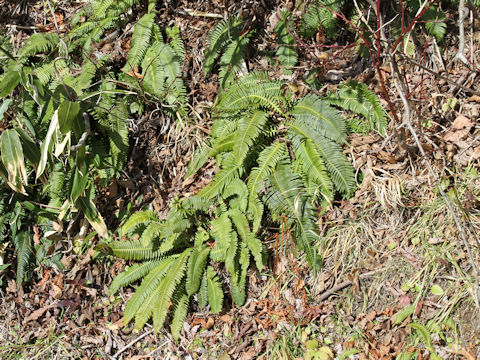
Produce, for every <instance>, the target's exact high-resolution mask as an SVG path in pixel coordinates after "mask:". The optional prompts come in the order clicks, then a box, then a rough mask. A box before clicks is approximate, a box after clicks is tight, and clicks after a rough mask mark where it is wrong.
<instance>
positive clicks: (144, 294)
mask: <svg viewBox="0 0 480 360" xmlns="http://www.w3.org/2000/svg"><path fill="white" fill-rule="evenodd" d="M177 258H178V255H176V256H170V257H168V258H165V259H163V260H161V261H160V263H159V264H157V265H156V266H155V267H154V268H153V269H152V270H150V272H149V273H148V275H147V276H146V277H145V278H144V279H143V281H142V284H141V285H140V286H139V287H138V288H137V291H135V294H133V296H132V297H131V298H130V300H129V301H128V303H127V306H126V308H125V313H124V323H125V325H127V324H128V323H129V322H130V321H131V320H132V319H133V318H134V317H135V316H136V314H137V312H138V310H139V309H140V308H141V307H143V306H144V305H145V304H146V301H147V300H148V301H149V302H150V303H151V304H152V305H153V301H154V300H155V295H156V291H157V290H158V288H159V286H158V285H159V284H160V283H161V281H162V280H163V277H164V275H165V274H166V273H167V271H169V269H170V267H171V266H172V264H173V263H174V262H175V261H176V260H177ZM151 311H152V309H151V308H150V313H149V314H148V316H147V318H146V320H145V322H147V320H148V319H149V318H150V315H151Z"/></svg>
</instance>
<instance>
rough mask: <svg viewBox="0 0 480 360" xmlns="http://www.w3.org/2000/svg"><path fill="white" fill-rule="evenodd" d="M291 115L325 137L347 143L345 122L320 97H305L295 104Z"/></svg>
mask: <svg viewBox="0 0 480 360" xmlns="http://www.w3.org/2000/svg"><path fill="white" fill-rule="evenodd" d="M291 113H292V114H293V116H294V117H295V118H296V119H297V120H298V121H301V122H303V123H304V124H305V125H306V126H307V127H308V128H311V129H314V130H316V131H318V132H320V133H321V134H322V135H323V136H325V137H327V138H329V139H332V140H335V141H337V142H343V141H345V138H346V136H347V131H346V126H345V120H344V119H343V118H342V117H341V115H340V113H339V112H338V111H337V110H336V109H334V108H332V107H330V106H329V105H328V104H327V103H325V102H323V101H322V100H320V99H319V98H318V96H316V95H313V94H312V95H307V96H305V97H303V98H302V99H301V100H300V101H299V102H297V104H295V106H294V107H293V110H292V111H291Z"/></svg>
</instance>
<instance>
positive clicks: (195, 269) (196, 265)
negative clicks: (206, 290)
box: [185, 246, 210, 296]
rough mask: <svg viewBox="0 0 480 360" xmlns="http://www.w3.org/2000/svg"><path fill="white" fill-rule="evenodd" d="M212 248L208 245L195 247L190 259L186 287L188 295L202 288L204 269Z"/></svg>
mask: <svg viewBox="0 0 480 360" xmlns="http://www.w3.org/2000/svg"><path fill="white" fill-rule="evenodd" d="M209 253H210V248H209V247H207V246H201V247H195V248H194V249H193V251H192V255H191V256H190V258H189V260H188V269H187V280H186V283H185V289H186V291H187V294H188V296H191V295H193V294H194V293H196V292H197V291H198V289H199V288H200V283H201V280H202V275H203V270H204V269H205V263H206V262H207V259H208V255H209Z"/></svg>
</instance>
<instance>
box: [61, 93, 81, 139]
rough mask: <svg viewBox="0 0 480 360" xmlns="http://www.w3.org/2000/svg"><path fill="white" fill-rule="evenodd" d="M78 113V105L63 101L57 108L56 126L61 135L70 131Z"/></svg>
mask: <svg viewBox="0 0 480 360" xmlns="http://www.w3.org/2000/svg"><path fill="white" fill-rule="evenodd" d="M79 113H80V103H78V102H74V101H70V100H64V101H63V102H62V103H61V104H60V106H59V107H58V125H59V127H60V131H61V132H62V134H66V133H67V132H69V131H70V130H71V129H72V124H73V122H74V120H75V119H76V118H77V116H78V114H79Z"/></svg>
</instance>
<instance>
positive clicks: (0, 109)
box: [0, 99, 12, 121]
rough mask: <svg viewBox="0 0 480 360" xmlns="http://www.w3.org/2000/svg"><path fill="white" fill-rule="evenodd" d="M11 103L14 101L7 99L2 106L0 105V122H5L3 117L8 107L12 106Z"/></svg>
mask: <svg viewBox="0 0 480 360" xmlns="http://www.w3.org/2000/svg"><path fill="white" fill-rule="evenodd" d="M11 103H12V99H5V100H4V101H3V102H2V105H0V121H2V120H3V115H4V114H5V112H6V111H7V110H8V107H9V106H10V104H11Z"/></svg>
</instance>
